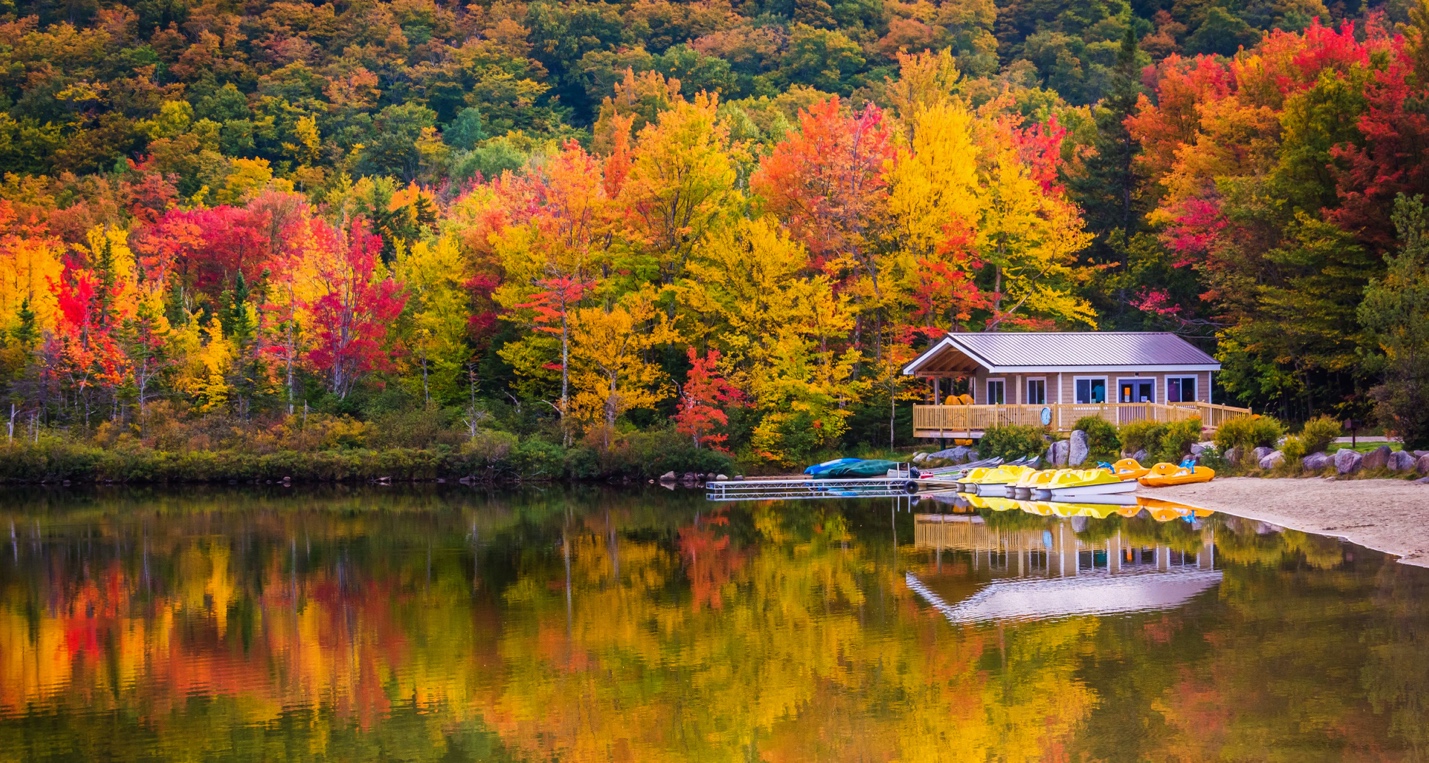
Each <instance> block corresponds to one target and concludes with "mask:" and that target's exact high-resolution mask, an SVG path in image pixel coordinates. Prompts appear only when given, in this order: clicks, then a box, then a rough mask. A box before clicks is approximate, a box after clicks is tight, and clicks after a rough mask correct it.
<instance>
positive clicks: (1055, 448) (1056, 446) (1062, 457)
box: [1047, 440, 1070, 466]
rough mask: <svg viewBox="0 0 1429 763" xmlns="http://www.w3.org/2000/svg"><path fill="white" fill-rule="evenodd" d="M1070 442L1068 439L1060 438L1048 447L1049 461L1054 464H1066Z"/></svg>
mask: <svg viewBox="0 0 1429 763" xmlns="http://www.w3.org/2000/svg"><path fill="white" fill-rule="evenodd" d="M1069 446H1070V444H1069V443H1068V442H1067V441H1066V440H1058V441H1056V442H1054V443H1052V446H1051V447H1049V448H1047V463H1048V464H1051V465H1052V466H1066V465H1067V452H1068V450H1069Z"/></svg>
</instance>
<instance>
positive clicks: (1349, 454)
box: [1335, 448, 1364, 474]
mask: <svg viewBox="0 0 1429 763" xmlns="http://www.w3.org/2000/svg"><path fill="white" fill-rule="evenodd" d="M1363 460H1364V456H1361V455H1360V454H1359V453H1356V452H1355V451H1353V450H1350V449H1348V448H1346V449H1345V450H1340V451H1336V452H1335V471H1336V472H1339V473H1340V474H1354V473H1355V472H1357V471H1359V470H1360V462H1361V461H1363Z"/></svg>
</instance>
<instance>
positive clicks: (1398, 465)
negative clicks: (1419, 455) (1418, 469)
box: [1387, 450, 1414, 472]
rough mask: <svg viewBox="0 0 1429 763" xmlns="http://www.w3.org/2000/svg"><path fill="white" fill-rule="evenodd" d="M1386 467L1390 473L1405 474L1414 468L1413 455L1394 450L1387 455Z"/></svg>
mask: <svg viewBox="0 0 1429 763" xmlns="http://www.w3.org/2000/svg"><path fill="white" fill-rule="evenodd" d="M1387 466H1388V467H1389V469H1390V471H1395V472H1407V471H1409V470H1411V469H1413V468H1414V454H1413V453H1405V452H1404V451H1402V450H1396V451H1394V452H1393V453H1390V454H1389V463H1388V464H1387Z"/></svg>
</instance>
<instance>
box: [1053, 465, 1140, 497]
mask: <svg viewBox="0 0 1429 763" xmlns="http://www.w3.org/2000/svg"><path fill="white" fill-rule="evenodd" d="M1135 490H1136V483H1135V482H1123V481H1122V480H1119V479H1117V477H1116V475H1115V474H1112V473H1111V472H1110V471H1107V470H1106V469H1065V470H1062V471H1060V472H1058V473H1057V474H1056V476H1054V477H1053V478H1052V479H1051V481H1049V482H1048V483H1047V484H1046V486H1045V487H1043V488H1040V489H1037V490H1033V491H1032V497H1033V498H1036V499H1038V500H1052V501H1075V502H1096V501H1098V500H1099V499H1102V498H1104V497H1107V496H1115V495H1125V494H1127V493H1131V492H1133V491H1135Z"/></svg>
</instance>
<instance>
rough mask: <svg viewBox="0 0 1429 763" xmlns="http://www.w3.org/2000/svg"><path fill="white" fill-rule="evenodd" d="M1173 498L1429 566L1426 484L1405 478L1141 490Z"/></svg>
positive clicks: (1217, 482) (1228, 480) (1250, 481)
mask: <svg viewBox="0 0 1429 763" xmlns="http://www.w3.org/2000/svg"><path fill="white" fill-rule="evenodd" d="M1136 494H1137V495H1142V496H1146V497H1148V498H1160V499H1163V500H1170V501H1176V502H1178V503H1185V504H1188V505H1190V506H1195V507H1197V508H1202V509H1210V510H1211V511H1216V512H1219V513H1224V514H1231V515H1234V516H1237V517H1244V518H1246V519H1254V520H1259V521H1263V522H1269V523H1271V524H1273V525H1278V526H1280V527H1284V528H1287V529H1290V530H1299V531H1301V532H1307V533H1314V534H1316V535H1328V536H1332V537H1337V538H1342V539H1344V540H1346V541H1348V542H1350V543H1353V544H1355V545H1358V546H1364V547H1366V548H1370V549H1373V550H1375V551H1381V552H1383V553H1387V554H1393V555H1394V556H1397V557H1398V558H1399V561H1400V562H1402V563H1404V564H1412V565H1415V566H1418V567H1429V522H1425V519H1427V518H1429V485H1420V484H1415V483H1413V482H1407V481H1404V480H1390V479H1365V480H1332V479H1325V478H1322V477H1306V478H1283V479H1270V478H1258V477H1218V478H1216V479H1214V480H1212V481H1210V482H1203V483H1200V484H1196V485H1177V486H1175V487H1164V488H1141V489H1140V490H1138V491H1137V493H1136Z"/></svg>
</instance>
